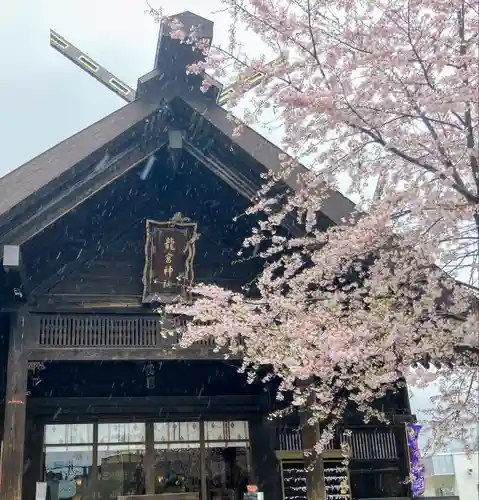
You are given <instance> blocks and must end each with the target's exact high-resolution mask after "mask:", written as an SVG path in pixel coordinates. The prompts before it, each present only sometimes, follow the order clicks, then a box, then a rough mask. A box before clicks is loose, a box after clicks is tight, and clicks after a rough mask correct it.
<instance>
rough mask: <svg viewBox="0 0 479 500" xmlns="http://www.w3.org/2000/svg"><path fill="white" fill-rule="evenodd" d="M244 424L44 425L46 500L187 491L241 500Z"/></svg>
mask: <svg viewBox="0 0 479 500" xmlns="http://www.w3.org/2000/svg"><path fill="white" fill-rule="evenodd" d="M249 454H250V441H249V426H248V422H246V421H204V422H192V421H188V422H153V421H148V422H121V423H113V422H105V423H104V422H98V423H76V424H47V425H46V426H45V435H44V449H43V475H44V478H43V480H44V481H46V482H47V483H48V489H49V492H50V499H49V500H57V499H58V500H60V499H62V500H99V499H101V500H116V498H117V497H118V496H120V495H127V494H137V495H138V494H139V495H142V494H145V493H180V492H194V493H198V497H199V498H201V499H203V498H204V499H208V500H241V498H242V496H243V493H244V491H245V490H246V485H247V484H248V480H249V476H250V456H249Z"/></svg>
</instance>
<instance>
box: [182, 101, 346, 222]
mask: <svg viewBox="0 0 479 500" xmlns="http://www.w3.org/2000/svg"><path fill="white" fill-rule="evenodd" d="M181 99H182V100H183V101H184V102H185V103H186V104H187V105H188V106H189V107H190V108H191V109H192V110H193V111H195V112H196V113H198V114H199V115H201V116H202V118H203V119H205V120H207V121H208V122H209V123H211V125H213V127H214V128H216V129H217V130H219V131H220V132H221V133H222V134H224V135H225V136H226V137H228V139H231V141H232V142H233V144H234V145H236V146H238V147H239V148H241V149H243V150H244V151H245V152H246V153H247V154H248V155H249V156H251V158H253V159H254V160H256V161H257V162H258V163H259V164H260V165H262V166H263V167H264V169H266V170H268V169H269V170H272V171H273V172H280V171H281V169H282V166H281V160H280V159H279V157H280V154H284V152H283V151H281V149H279V148H278V147H276V146H275V145H274V144H273V143H271V142H269V141H268V140H266V139H265V138H264V137H263V136H261V135H260V134H258V133H257V132H255V131H254V130H253V129H252V128H249V127H244V129H243V130H242V133H241V134H240V135H239V136H237V137H236V136H235V135H234V133H233V132H234V129H235V125H234V123H233V122H232V121H231V120H230V119H229V118H228V111H227V110H225V109H223V108H221V107H220V106H218V105H217V104H215V103H212V102H208V101H207V100H206V99H201V96H197V95H196V94H193V93H190V94H186V93H185V94H184V95H182V96H181ZM306 171H307V170H306V168H305V167H302V166H300V167H298V168H297V170H296V171H295V173H294V174H293V175H292V176H291V177H290V178H288V179H287V182H288V185H289V186H290V187H291V188H293V189H297V188H298V183H297V175H298V173H301V172H306ZM259 173H260V172H258V175H259ZM354 210H355V205H354V203H353V202H352V201H351V200H349V199H348V198H346V197H345V196H343V195H342V194H341V193H340V192H339V191H333V190H331V191H329V198H328V199H326V200H324V203H323V205H322V207H321V211H322V213H323V214H324V215H325V216H326V217H328V218H329V219H330V220H331V221H333V222H334V223H335V224H342V223H343V222H342V221H343V219H347V218H349V217H350V216H351V214H352V213H353V212H354Z"/></svg>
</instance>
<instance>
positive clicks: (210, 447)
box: [0, 13, 411, 500]
mask: <svg viewBox="0 0 479 500" xmlns="http://www.w3.org/2000/svg"><path fill="white" fill-rule="evenodd" d="M180 18H181V19H182V20H183V21H184V23H185V25H187V26H192V25H196V26H198V25H199V26H200V28H201V30H202V36H203V37H205V38H211V37H212V33H213V25H212V23H211V22H210V21H207V20H205V19H202V18H198V17H197V16H194V15H193V14H191V13H184V14H181V15H180ZM52 37H53V42H54V43H55V44H56V48H57V50H59V51H60V52H63V53H64V55H66V56H67V57H69V58H70V59H72V60H74V62H76V63H77V64H78V65H79V66H82V65H83V69H86V70H87V71H89V72H90V73H91V74H93V76H95V77H96V78H97V79H99V80H100V81H101V82H102V83H104V84H105V85H108V86H109V87H110V88H112V90H114V91H115V92H117V93H118V94H120V95H123V97H125V100H127V101H128V104H126V105H125V106H124V107H122V108H121V109H119V110H118V111H116V112H114V113H112V114H110V115H109V116H106V117H105V118H103V119H102V120H100V121H99V122H97V123H95V124H93V125H91V126H90V127H88V128H86V129H85V130H82V131H80V132H78V133H77V134H76V135H74V136H72V137H70V138H69V139H66V140H65V141H63V142H61V143H60V144H58V145H56V146H54V147H53V148H51V149H49V150H48V151H46V152H44V153H43V154H41V155H39V156H38V157H36V158H34V159H33V160H31V161H29V162H28V163H26V164H25V165H23V166H21V167H19V168H17V169H16V170H13V171H12V172H10V173H9V174H7V175H6V176H4V177H3V178H1V179H0V251H1V255H0V257H1V258H2V259H3V260H2V262H3V265H1V266H0V368H1V369H0V374H1V376H0V439H1V440H2V454H1V490H0V491H1V495H0V498H1V500H21V499H23V500H33V499H34V498H35V489H36V483H37V482H47V484H48V485H49V495H50V500H57V499H59V498H61V499H67V500H68V499H69V500H80V499H81V500H94V499H95V500H99V499H103V500H107V499H116V498H117V497H118V496H121V495H126V494H145V493H146V494H153V493H163V492H192V493H197V495H198V496H197V497H199V498H201V500H206V499H208V500H216V499H217V500H223V499H228V500H240V499H241V498H242V492H244V491H245V487H246V485H247V484H248V483H253V484H257V485H258V487H259V489H260V491H262V492H264V495H265V498H266V500H303V499H306V479H305V476H304V460H303V453H302V450H303V448H304V445H303V436H302V434H301V432H299V429H298V423H297V422H295V421H294V420H291V421H284V422H279V423H278V422H275V421H270V420H269V419H267V416H268V414H269V413H270V411H271V410H272V409H273V408H274V405H275V404H276V403H275V387H272V386H271V387H270V386H268V385H265V384H260V383H258V384H251V385H250V384H247V383H246V380H245V378H244V376H243V375H241V374H239V373H238V372H237V366H238V363H237V362H236V361H235V360H231V359H228V360H226V359H225V358H224V356H223V354H222V353H219V352H216V350H215V345H214V342H213V341H211V342H205V343H202V344H198V345H196V346H194V347H191V348H189V349H183V348H180V347H178V342H179V335H180V334H179V333H178V329H177V327H178V321H175V320H174V319H172V318H164V317H163V316H162V315H160V314H159V313H158V312H157V311H156V310H155V307H153V306H152V304H155V303H158V302H162V301H164V300H167V298H168V297H170V296H172V295H175V294H176V295H177V294H178V293H179V292H181V290H179V289H178V283H179V281H178V278H179V276H180V275H181V276H182V278H181V279H194V280H195V281H197V282H203V283H216V284H219V285H222V286H226V287H229V288H231V289H236V290H239V289H240V288H241V287H242V286H243V285H244V284H246V283H248V282H250V281H251V280H253V279H254V277H255V276H256V275H257V274H258V273H259V272H260V270H261V262H260V260H259V259H250V260H247V261H244V262H240V263H235V262H234V261H235V260H237V251H238V249H239V248H240V247H241V244H242V241H243V239H244V238H245V236H246V235H248V234H249V232H250V226H249V224H251V221H250V220H248V218H246V217H239V218H238V219H237V220H236V222H233V219H234V218H235V217H237V216H239V215H241V214H243V213H244V212H245V210H246V209H247V208H248V206H249V205H250V201H251V199H252V198H253V197H254V195H255V193H256V192H257V190H258V188H259V187H260V185H261V178H260V175H261V173H263V172H265V171H266V169H267V168H269V169H273V170H274V169H278V168H279V159H278V155H279V153H280V151H279V150H278V149H277V148H276V147H275V146H273V145H272V144H271V143H269V142H268V141H266V140H265V139H264V138H263V137H261V136H260V135H258V134H257V133H256V132H254V131H253V130H251V129H246V130H245V131H244V132H243V134H242V135H241V136H240V137H233V126H232V124H231V123H230V121H229V120H228V118H227V113H226V111H225V110H224V109H223V108H221V107H220V105H219V104H218V96H219V95H220V94H221V88H220V87H219V86H217V85H213V86H212V88H211V89H210V90H209V91H208V92H206V93H203V92H202V91H201V90H200V80H201V78H200V77H198V76H191V75H189V76H188V75H186V72H185V67H186V65H187V64H188V63H190V62H192V57H197V54H195V52H194V51H192V50H191V46H186V45H182V44H180V43H179V42H178V41H175V40H172V39H171V38H170V37H169V36H168V28H167V27H166V26H164V25H162V27H161V30H160V36H159V41H158V46H157V54H156V61H155V67H154V69H153V71H152V72H150V73H148V74H147V75H145V76H143V77H141V78H140V79H139V81H138V87H137V90H136V92H133V91H132V89H130V88H129V87H128V86H125V85H123V84H122V83H121V82H120V81H119V80H118V79H115V78H114V77H113V76H112V75H111V74H110V73H108V72H107V71H106V70H104V69H103V68H101V67H100V66H99V65H98V64H97V63H95V61H93V60H92V59H90V58H88V56H86V55H84V54H82V53H81V52H80V51H78V49H76V48H75V47H74V46H72V45H71V44H69V43H68V42H67V41H66V40H64V39H62V38H61V37H60V36H59V35H57V34H55V33H53V34H52ZM352 209H353V205H352V203H351V202H350V201H349V200H348V199H346V198H344V197H343V196H342V195H341V194H339V193H337V192H331V193H330V198H329V200H328V201H327V202H326V203H325V206H324V211H323V213H322V221H321V223H322V224H323V225H324V227H328V226H329V225H331V224H335V223H339V222H340V221H341V219H342V218H343V217H345V216H347V215H348V214H349V213H351V211H352ZM178 214H182V216H179V215H178ZM187 219H188V220H187ZM286 230H288V231H294V230H295V228H294V227H290V228H286ZM172 332H174V334H173V335H172V334H171V333H172ZM385 404H387V405H388V408H387V409H388V411H389V413H390V415H391V420H392V422H393V424H392V425H391V426H390V427H387V428H386V427H385V428H378V427H374V426H369V427H368V426H365V425H361V424H360V423H359V422H358V421H356V420H355V419H354V418H351V421H345V422H344V428H343V429H338V436H337V439H336V440H335V442H334V443H332V444H331V450H329V451H328V453H326V454H325V457H324V474H325V485H326V494H325V496H324V498H328V499H330V500H346V499H348V498H349V499H353V498H354V499H361V498H382V497H404V496H406V495H407V492H408V488H407V487H406V486H405V485H403V484H402V481H403V479H404V477H405V476H406V474H407V473H408V463H409V462H408V456H407V455H408V454H407V447H406V438H405V435H406V433H405V425H406V423H407V422H408V421H410V420H411V416H410V410H409V404H408V399H407V395H405V394H404V393H399V394H397V395H393V396H391V398H389V399H388V401H387V403H385ZM346 428H352V429H355V431H354V432H353V435H352V437H351V438H350V440H351V443H350V444H351V449H352V461H351V465H350V467H349V470H343V468H342V467H341V464H340V461H339V462H338V458H337V457H338V454H337V448H339V444H340V441H341V439H345V438H344V430H345V429H346ZM328 464H329V465H328ZM343 476H344V477H347V480H348V481H349V483H350V485H351V489H350V491H349V492H344V491H343V490H342V487H341V481H342V479H341V478H342V477H343Z"/></svg>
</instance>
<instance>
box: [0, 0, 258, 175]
mask: <svg viewBox="0 0 479 500" xmlns="http://www.w3.org/2000/svg"><path fill="white" fill-rule="evenodd" d="M151 5H152V6H154V7H155V8H156V7H160V6H161V7H163V9H164V13H165V14H168V15H171V14H176V13H179V12H183V11H185V10H191V11H193V12H195V13H197V14H199V15H202V16H203V17H206V18H208V19H211V20H213V21H215V42H216V43H225V42H226V41H227V38H228V35H227V28H228V17H227V15H226V14H225V13H222V12H218V11H220V10H221V9H222V6H221V3H220V2H219V0H208V1H207V2H194V1H192V0H175V1H174V2H168V1H166V0H152V2H151ZM198 5H206V6H207V7H199V6H198ZM146 8H147V5H146V3H144V2H143V0H121V1H118V0H116V1H113V0H41V1H39V2H35V1H31V0H15V1H14V2H3V5H2V7H1V8H0V64H1V75H2V76H1V79H0V90H1V94H0V95H1V96H2V111H1V119H0V137H1V139H0V140H1V145H2V162H1V164H0V175H4V174H5V173H7V172H9V171H10V170H13V169H14V168H16V167H18V166H20V165H22V164H23V163H24V162H26V161H27V160H29V159H31V158H32V157H34V156H36V155H38V154H40V153H41V152H43V151H44V150H45V149H47V148H49V147H51V146H53V145H54V144H56V143H57V142H59V141H61V140H63V139H65V138H67V137H69V136H71V135H72V134H74V133H76V132H78V131H79V130H81V129H83V128H85V127H87V126H88V125H90V124H92V123H94V122H95V121H97V120H99V119H101V118H102V117H104V116H105V115H106V114H108V113H111V112H112V111H114V110H115V109H117V108H119V107H121V106H123V105H124V104H125V103H124V101H123V100H122V99H121V98H120V97H118V96H116V95H115V94H114V93H113V92H111V91H109V90H108V89H107V88H105V87H103V86H102V85H101V84H100V83H98V82H97V81H96V80H94V79H93V78H92V77H90V76H89V75H88V74H86V73H85V72H83V71H82V70H81V69H80V68H78V67H77V66H75V65H74V64H73V63H71V62H70V61H68V60H67V59H66V58H64V57H63V56H62V55H61V54H59V53H58V52H56V51H55V50H54V49H52V48H51V47H50V43H49V30H50V28H52V29H54V30H55V31H57V32H58V33H59V34H61V35H62V36H63V37H64V38H65V39H67V40H68V41H70V42H71V43H73V44H74V45H76V46H77V47H78V48H79V49H80V50H82V51H84V52H86V53H87V54H88V55H89V56H90V57H91V58H92V59H94V60H96V61H97V62H98V63H100V64H102V65H103V66H105V67H106V68H107V69H108V70H110V71H111V72H112V73H114V74H115V75H116V76H117V77H119V78H120V79H121V80H123V81H124V82H126V83H128V84H129V85H131V86H132V87H133V88H136V82H137V79H138V78H139V77H140V76H142V75H144V74H145V73H147V72H149V71H151V70H152V69H153V61H154V55H155V48H156V40H157V35H158V24H156V23H155V22H154V21H153V19H152V18H151V16H149V15H148V14H145V9H146ZM242 38H244V40H243V41H247V42H249V43H248V45H249V47H250V48H251V49H252V50H258V43H257V40H256V42H254V41H253V39H252V37H251V34H248V36H247V37H242Z"/></svg>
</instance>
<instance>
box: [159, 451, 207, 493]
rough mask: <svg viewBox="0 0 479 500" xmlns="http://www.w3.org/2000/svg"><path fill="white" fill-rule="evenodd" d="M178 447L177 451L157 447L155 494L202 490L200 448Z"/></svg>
mask: <svg viewBox="0 0 479 500" xmlns="http://www.w3.org/2000/svg"><path fill="white" fill-rule="evenodd" d="M160 446H162V445H160ZM177 446H178V447H177V448H175V449H168V450H165V449H162V448H158V447H157V445H155V493H181V492H185V491H196V492H199V491H200V490H201V469H200V450H199V448H196V449H191V448H189V449H186V448H182V447H181V448H180V446H182V445H177Z"/></svg>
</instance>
